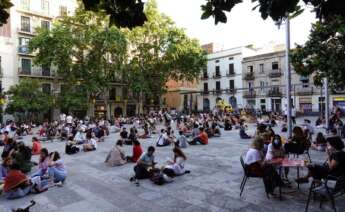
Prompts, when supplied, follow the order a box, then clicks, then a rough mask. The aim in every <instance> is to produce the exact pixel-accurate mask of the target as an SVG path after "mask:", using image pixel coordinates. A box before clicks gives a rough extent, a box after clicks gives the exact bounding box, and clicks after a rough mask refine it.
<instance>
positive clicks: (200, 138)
mask: <svg viewBox="0 0 345 212" xmlns="http://www.w3.org/2000/svg"><path fill="white" fill-rule="evenodd" d="M199 131H200V133H199V135H198V136H197V137H195V138H194V139H193V140H192V141H191V142H189V144H191V145H196V144H199V143H200V144H202V145H207V144H208V136H207V133H206V132H205V130H204V128H203V127H200V128H199Z"/></svg>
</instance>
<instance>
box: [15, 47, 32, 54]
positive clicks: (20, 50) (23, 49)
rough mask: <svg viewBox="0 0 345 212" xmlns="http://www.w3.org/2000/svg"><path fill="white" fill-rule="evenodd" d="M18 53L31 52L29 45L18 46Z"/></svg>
mask: <svg viewBox="0 0 345 212" xmlns="http://www.w3.org/2000/svg"><path fill="white" fill-rule="evenodd" d="M18 53H19V54H31V52H30V50H29V46H28V45H21V46H18Z"/></svg>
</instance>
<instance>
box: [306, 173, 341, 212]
mask: <svg viewBox="0 0 345 212" xmlns="http://www.w3.org/2000/svg"><path fill="white" fill-rule="evenodd" d="M320 183H321V184H320ZM312 194H313V196H314V197H315V195H319V196H320V198H321V199H320V208H321V207H322V203H323V201H324V199H326V198H328V199H330V200H331V203H332V208H333V210H334V212H336V211H337V208H336V206H335V200H334V199H335V198H336V197H339V196H341V195H343V194H345V176H341V177H334V176H329V177H328V178H327V179H326V180H324V181H321V182H320V181H315V180H313V182H312V183H311V186H310V189H309V195H308V200H307V205H306V207H305V212H307V211H308V207H309V203H310V198H311V195H312ZM314 199H315V198H314Z"/></svg>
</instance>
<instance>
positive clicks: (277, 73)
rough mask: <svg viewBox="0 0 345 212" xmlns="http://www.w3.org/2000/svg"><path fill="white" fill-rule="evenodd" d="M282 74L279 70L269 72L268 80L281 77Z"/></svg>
mask: <svg viewBox="0 0 345 212" xmlns="http://www.w3.org/2000/svg"><path fill="white" fill-rule="evenodd" d="M282 74H283V73H282V72H281V70H280V69H276V70H271V71H270V73H269V74H268V76H269V77H270V78H278V77H281V76H282Z"/></svg>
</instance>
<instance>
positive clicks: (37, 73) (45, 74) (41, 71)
mask: <svg viewBox="0 0 345 212" xmlns="http://www.w3.org/2000/svg"><path fill="white" fill-rule="evenodd" d="M18 75H19V76H20V77H41V78H54V77H55V76H56V71H55V70H52V69H48V68H41V67H32V68H31V69H22V68H21V67H19V68H18Z"/></svg>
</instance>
